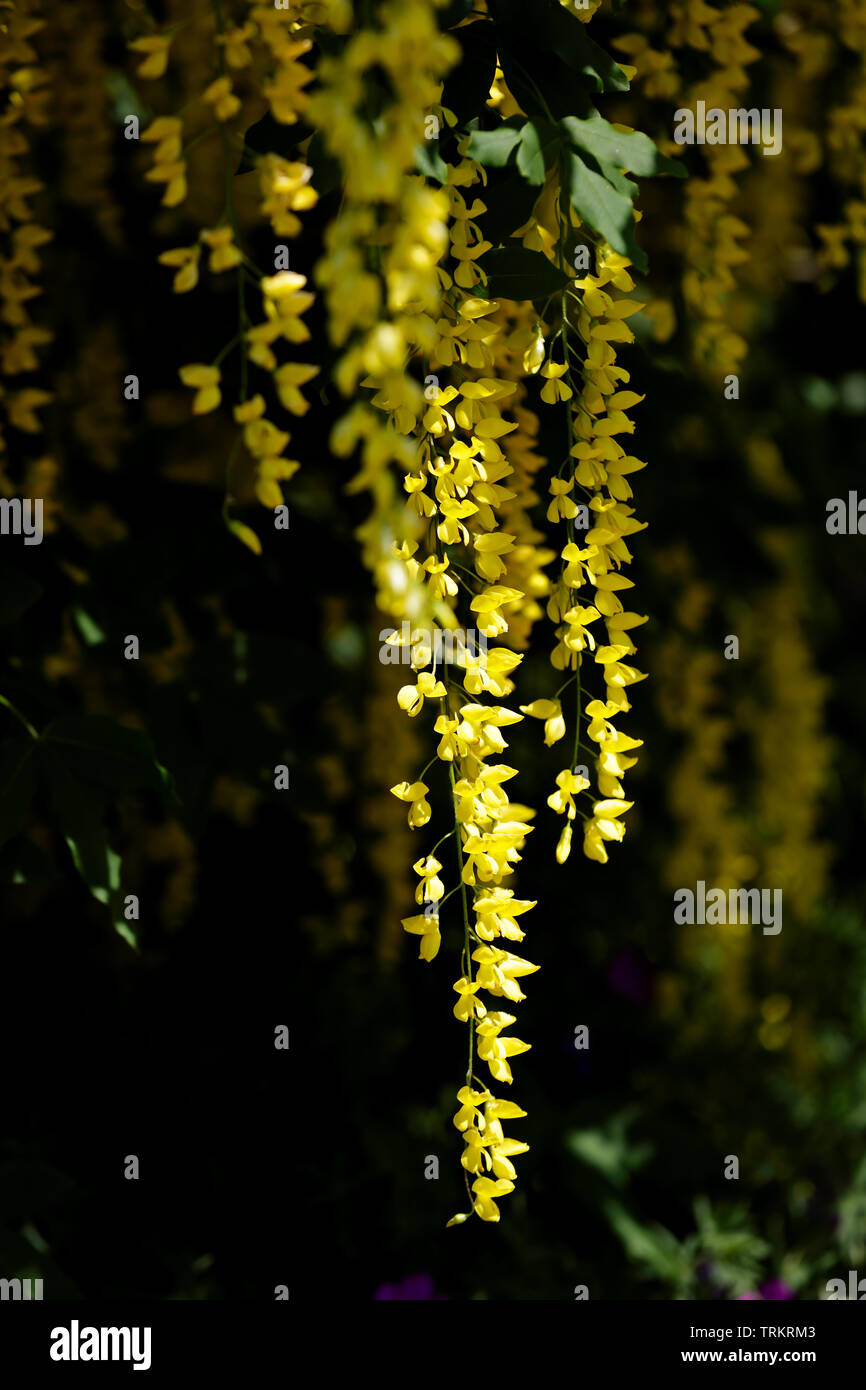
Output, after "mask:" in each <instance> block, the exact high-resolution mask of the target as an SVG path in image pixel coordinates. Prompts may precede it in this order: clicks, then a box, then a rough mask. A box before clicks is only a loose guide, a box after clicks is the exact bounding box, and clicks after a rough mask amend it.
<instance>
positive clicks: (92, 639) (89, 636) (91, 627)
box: [72, 605, 105, 647]
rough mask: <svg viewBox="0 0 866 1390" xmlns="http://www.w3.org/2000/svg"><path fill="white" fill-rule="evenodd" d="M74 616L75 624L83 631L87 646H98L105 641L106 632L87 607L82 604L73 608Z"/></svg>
mask: <svg viewBox="0 0 866 1390" xmlns="http://www.w3.org/2000/svg"><path fill="white" fill-rule="evenodd" d="M72 617H73V618H74V620H75V626H76V627H77V628H78V631H79V632H80V633H81V639H82V641H83V642H84V643H85V645H86V646H88V647H98V646H99V645H100V644H101V643H102V642H104V641H105V633H104V632H103V631H102V628H101V627H100V626H99V624H98V623H97V622H96V621H95V619H93V618H91V616H90V614H89V613H88V612H87V611H86V609H84V608H82V607H81V606H80V605H79V606H78V607H77V608H73V610H72Z"/></svg>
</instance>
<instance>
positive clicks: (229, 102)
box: [202, 76, 241, 121]
mask: <svg viewBox="0 0 866 1390" xmlns="http://www.w3.org/2000/svg"><path fill="white" fill-rule="evenodd" d="M202 100H203V101H206V102H207V103H208V105H210V106H212V107H213V108H214V115H215V116H216V118H217V120H218V121H230V120H231V118H232V116H236V115H237V113H238V111H240V109H241V104H240V102H239V101H238V99H237V97H236V96H235V95H234V93H233V92H232V80H231V78H230V77H225V76H223V77H218V78H217V79H216V81H215V82H211V84H210V86H209V87H205V89H204V91H203V92H202Z"/></svg>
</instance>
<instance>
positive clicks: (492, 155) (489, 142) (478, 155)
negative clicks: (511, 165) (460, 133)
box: [468, 125, 520, 169]
mask: <svg viewBox="0 0 866 1390" xmlns="http://www.w3.org/2000/svg"><path fill="white" fill-rule="evenodd" d="M519 142H520V131H519V130H515V128H514V127H513V126H506V125H500V126H497V127H496V129H495V130H473V131H472V133H471V134H470V136H469V147H468V148H469V154H470V156H471V158H472V159H477V160H478V162H479V164H483V165H484V166H485V168H487V169H501V168H502V167H503V166H504V165H506V164H507V163H508V161H509V159H510V158H511V154H512V152H513V151H514V150H515V149H516V148H517V145H518V144H519Z"/></svg>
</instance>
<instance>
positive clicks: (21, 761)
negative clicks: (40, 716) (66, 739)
mask: <svg viewBox="0 0 866 1390" xmlns="http://www.w3.org/2000/svg"><path fill="white" fill-rule="evenodd" d="M35 751H36V740H35V739H32V738H29V737H28V736H27V735H26V734H22V735H21V736H20V737H19V736H18V735H17V734H15V735H12V736H11V737H10V738H5V739H4V740H3V742H2V743H0V845H4V844H5V843H6V841H7V840H9V839H11V838H12V836H13V835H17V833H18V831H19V830H20V829H21V827H22V825H23V824H24V821H25V819H26V817H27V812H28V811H29V809H30V803H31V801H32V800H33V796H34V794H35V791H36V758H35V757H34V754H35Z"/></svg>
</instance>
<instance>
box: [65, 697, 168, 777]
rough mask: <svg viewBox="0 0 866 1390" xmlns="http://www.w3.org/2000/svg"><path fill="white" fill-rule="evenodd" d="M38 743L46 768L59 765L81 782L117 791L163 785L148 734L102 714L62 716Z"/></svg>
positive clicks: (161, 769) (162, 774)
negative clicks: (129, 727)
mask: <svg viewBox="0 0 866 1390" xmlns="http://www.w3.org/2000/svg"><path fill="white" fill-rule="evenodd" d="M39 742H40V749H41V752H42V756H43V759H44V761H45V765H46V766H47V767H48V768H51V767H52V766H54V765H60V766H62V767H63V768H64V769H65V770H66V771H67V772H69V773H70V774H71V775H73V776H74V777H76V778H78V779H80V780H81V781H82V782H85V783H90V784H94V783H95V784H97V785H98V786H101V787H107V788H113V789H117V790H120V789H123V788H131V787H151V788H153V789H154V790H156V791H160V790H162V789H163V787H164V786H165V780H166V775H165V770H164V769H163V768H161V767H160V765H159V764H158V763H157V761H156V755H155V753H154V750H153V746H152V744H151V742H150V740H149V738H148V737H147V735H146V734H143V733H141V731H140V730H139V729H128V728H126V727H125V725H123V724H117V723H116V722H115V721H114V720H113V719H106V718H104V717H103V716H102V715H98V714H68V715H63V716H62V717H61V718H60V719H55V720H54V721H53V723H51V724H49V726H48V728H47V729H46V730H45V732H44V733H43V735H42V737H41V739H40V740H39Z"/></svg>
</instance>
